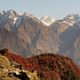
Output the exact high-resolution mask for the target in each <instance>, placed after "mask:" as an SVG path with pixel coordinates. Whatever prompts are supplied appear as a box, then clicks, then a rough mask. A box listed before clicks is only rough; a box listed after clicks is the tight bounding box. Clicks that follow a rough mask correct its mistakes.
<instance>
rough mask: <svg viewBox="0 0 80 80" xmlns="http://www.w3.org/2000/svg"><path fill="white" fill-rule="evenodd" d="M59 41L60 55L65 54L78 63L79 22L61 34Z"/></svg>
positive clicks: (79, 58) (79, 47)
mask: <svg viewBox="0 0 80 80" xmlns="http://www.w3.org/2000/svg"><path fill="white" fill-rule="evenodd" d="M60 39H61V41H62V42H63V46H62V45H61V47H60V53H66V54H67V55H68V56H70V57H72V59H74V60H75V61H77V62H78V63H80V21H78V22H76V23H75V24H74V26H73V27H70V28H69V29H67V30H66V31H65V32H64V33H63V34H61V35H60Z"/></svg>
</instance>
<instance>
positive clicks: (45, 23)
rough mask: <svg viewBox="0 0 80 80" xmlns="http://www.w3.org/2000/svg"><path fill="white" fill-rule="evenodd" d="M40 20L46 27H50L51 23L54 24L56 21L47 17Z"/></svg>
mask: <svg viewBox="0 0 80 80" xmlns="http://www.w3.org/2000/svg"><path fill="white" fill-rule="evenodd" d="M40 20H41V22H42V23H43V24H44V25H46V26H50V25H51V24H52V23H54V22H55V21H56V20H55V19H54V18H51V17H48V16H43V17H41V19H40Z"/></svg>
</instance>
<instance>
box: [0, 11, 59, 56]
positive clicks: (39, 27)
mask: <svg viewBox="0 0 80 80" xmlns="http://www.w3.org/2000/svg"><path fill="white" fill-rule="evenodd" d="M14 12H15V13H17V12H16V11H13V10H9V11H5V12H4V13H3V14H1V15H0V21H1V23H0V49H1V48H9V49H11V50H12V51H15V52H17V53H19V54H20V53H21V54H22V55H24V56H25V55H29V56H30V55H33V54H35V55H36V54H40V53H46V52H48V53H50V52H53V53H56V52H57V51H58V47H59V43H60V41H59V39H58V37H57V35H56V34H55V33H54V32H53V31H51V30H50V29H49V28H48V27H46V26H45V25H43V23H42V22H41V21H40V20H39V19H38V18H37V17H35V16H33V15H32V14H27V13H24V14H18V13H17V14H18V15H15V14H14ZM15 18H16V19H15ZM14 21H15V22H14Z"/></svg>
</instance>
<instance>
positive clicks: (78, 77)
mask: <svg viewBox="0 0 80 80" xmlns="http://www.w3.org/2000/svg"><path fill="white" fill-rule="evenodd" d="M1 61H2V62H1ZM2 69H3V70H2ZM5 70H6V71H5ZM2 73H4V74H2ZM22 73H24V74H22ZM4 76H5V80H8V79H16V80H17V79H18V80H52V79H54V80H80V70H79V67H78V66H76V65H75V64H74V62H73V61H72V60H71V59H69V58H68V57H64V56H59V55H54V54H48V53H47V54H42V55H38V56H33V57H29V58H24V57H22V56H20V55H16V54H14V53H13V52H11V51H9V50H7V49H3V50H0V79H3V78H4ZM20 76H22V77H20ZM24 78H25V79H24ZM26 78H28V79H26Z"/></svg>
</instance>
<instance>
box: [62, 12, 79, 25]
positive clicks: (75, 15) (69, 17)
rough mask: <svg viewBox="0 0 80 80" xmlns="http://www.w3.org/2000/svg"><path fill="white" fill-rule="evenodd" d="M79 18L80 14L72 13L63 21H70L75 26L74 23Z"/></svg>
mask: <svg viewBox="0 0 80 80" xmlns="http://www.w3.org/2000/svg"><path fill="white" fill-rule="evenodd" d="M79 19H80V17H79V15H78V14H71V15H68V16H66V17H65V18H64V19H63V22H64V23H68V24H69V25H70V26H73V24H74V23H76V22H77V21H78V20H79Z"/></svg>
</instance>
